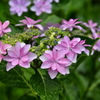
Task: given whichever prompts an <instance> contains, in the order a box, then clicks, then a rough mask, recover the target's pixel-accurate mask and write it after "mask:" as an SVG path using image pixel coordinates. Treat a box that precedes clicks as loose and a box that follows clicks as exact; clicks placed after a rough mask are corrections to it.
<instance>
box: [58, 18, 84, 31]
mask: <svg viewBox="0 0 100 100" xmlns="http://www.w3.org/2000/svg"><path fill="white" fill-rule="evenodd" d="M77 20H78V19H70V20H69V21H67V20H64V19H63V21H62V25H61V26H60V28H61V29H62V30H66V29H68V30H69V31H72V30H73V28H77V29H79V30H82V31H84V32H85V30H84V29H83V28H82V27H81V26H79V25H76V24H79V23H81V21H78V22H76V21H77Z"/></svg>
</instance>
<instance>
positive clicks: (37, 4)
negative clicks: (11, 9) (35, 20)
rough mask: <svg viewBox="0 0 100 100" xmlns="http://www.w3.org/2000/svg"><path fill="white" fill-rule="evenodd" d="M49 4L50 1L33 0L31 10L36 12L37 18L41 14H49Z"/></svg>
mask: <svg viewBox="0 0 100 100" xmlns="http://www.w3.org/2000/svg"><path fill="white" fill-rule="evenodd" d="M51 2H52V0H34V6H32V7H31V10H32V11H34V12H36V15H37V16H39V15H41V14H42V12H46V13H49V14H50V13H51V12H52V11H51V7H52V5H51Z"/></svg>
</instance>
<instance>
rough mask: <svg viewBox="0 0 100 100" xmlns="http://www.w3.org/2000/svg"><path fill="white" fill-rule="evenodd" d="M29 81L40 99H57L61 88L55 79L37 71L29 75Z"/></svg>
mask: <svg viewBox="0 0 100 100" xmlns="http://www.w3.org/2000/svg"><path fill="white" fill-rule="evenodd" d="M30 83H31V85H32V88H33V89H34V90H35V92H36V93H37V94H38V95H39V96H40V97H41V99H42V100H53V99H55V100H59V94H58V93H59V92H60V91H61V90H62V88H61V84H60V82H59V81H58V80H57V79H53V80H52V79H50V77H49V76H43V75H42V73H41V72H39V73H37V74H35V75H33V76H32V77H31V79H30Z"/></svg>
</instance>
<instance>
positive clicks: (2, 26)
mask: <svg viewBox="0 0 100 100" xmlns="http://www.w3.org/2000/svg"><path fill="white" fill-rule="evenodd" d="M9 24H10V22H9V21H5V22H4V23H2V22H1V21H0V37H2V36H3V35H4V33H7V32H11V29H10V28H7V27H8V25H9Z"/></svg>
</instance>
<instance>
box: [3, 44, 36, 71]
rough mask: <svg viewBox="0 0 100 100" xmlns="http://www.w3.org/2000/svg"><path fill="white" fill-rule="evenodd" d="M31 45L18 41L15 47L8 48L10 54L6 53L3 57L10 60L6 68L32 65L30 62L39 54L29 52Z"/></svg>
mask: <svg viewBox="0 0 100 100" xmlns="http://www.w3.org/2000/svg"><path fill="white" fill-rule="evenodd" d="M30 47H31V45H30V44H27V45H26V44H25V43H20V42H17V43H16V44H15V47H11V48H10V49H9V50H8V55H6V56H5V57H4V58H3V59H4V60H5V61H8V63H7V66H6V70H7V71H9V70H10V69H12V68H14V67H15V66H16V65H20V66H21V67H24V68H29V67H30V62H31V61H32V60H34V59H35V58H37V55H36V54H34V53H32V52H29V49H30Z"/></svg>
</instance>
